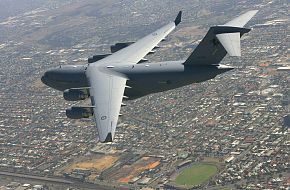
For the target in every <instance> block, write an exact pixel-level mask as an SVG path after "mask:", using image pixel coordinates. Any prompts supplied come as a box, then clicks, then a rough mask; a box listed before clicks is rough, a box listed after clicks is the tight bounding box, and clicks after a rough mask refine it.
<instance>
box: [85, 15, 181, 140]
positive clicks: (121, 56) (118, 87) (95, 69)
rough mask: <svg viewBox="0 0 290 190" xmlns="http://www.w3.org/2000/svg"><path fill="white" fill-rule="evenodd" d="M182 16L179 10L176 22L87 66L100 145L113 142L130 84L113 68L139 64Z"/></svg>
mask: <svg viewBox="0 0 290 190" xmlns="http://www.w3.org/2000/svg"><path fill="white" fill-rule="evenodd" d="M181 15H182V12H181V11H180V12H179V13H178V15H177V17H176V19H175V21H174V22H171V23H169V24H167V25H165V26H163V27H162V28H160V29H159V30H157V31H155V32H153V33H151V34H149V35H148V36H145V37H144V38H142V39H140V40H139V41H137V42H135V43H133V44H132V45H130V46H128V47H126V48H124V49H122V50H120V51H117V52H116V53H114V54H113V55H110V56H108V57H106V58H104V59H101V60H100V61H97V62H95V63H91V64H89V66H88V67H87V71H86V76H87V79H88V81H89V84H90V88H89V91H90V97H91V103H92V108H93V112H94V119H95V122H96V126H97V129H98V133H99V139H100V141H101V142H112V141H113V139H114V136H115V130H116V126H117V122H118V117H119V113H120V109H121V105H122V100H123V95H124V90H125V87H126V81H127V79H126V77H123V76H121V75H119V74H117V73H115V72H113V71H111V70H110V68H111V67H114V65H115V64H116V65H118V66H120V65H128V64H137V63H138V62H139V61H140V60H141V59H142V58H143V57H145V56H146V55H147V54H148V53H149V52H150V51H151V50H152V49H153V48H154V47H155V46H156V45H157V44H158V43H159V42H160V41H162V40H163V39H164V38H165V37H166V36H167V35H168V34H169V33H170V32H172V30H173V29H174V28H175V27H176V26H177V25H178V24H179V23H180V22H181Z"/></svg>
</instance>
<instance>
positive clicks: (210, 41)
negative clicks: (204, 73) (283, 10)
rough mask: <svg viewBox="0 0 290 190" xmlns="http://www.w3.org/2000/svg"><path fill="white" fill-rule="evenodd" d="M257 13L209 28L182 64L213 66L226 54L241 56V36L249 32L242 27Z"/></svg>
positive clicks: (252, 12) (247, 14)
mask: <svg viewBox="0 0 290 190" xmlns="http://www.w3.org/2000/svg"><path fill="white" fill-rule="evenodd" d="M257 12H258V11H257V10H254V11H249V12H246V13H245V14H243V15H241V16H239V17H237V18H235V19H234V20H232V21H230V22H228V23H226V24H224V25H219V26H213V27H211V28H210V29H209V31H208V32H207V34H206V36H205V37H204V38H203V40H202V41H201V42H200V43H199V45H198V46H197V47H196V48H195V50H194V51H193V52H192V54H191V55H190V56H189V58H188V59H187V60H186V61H185V62H184V63H183V64H184V65H214V64H218V63H219V62H220V61H221V60H222V59H223V58H224V57H225V56H226V54H227V53H228V54H229V55H230V56H241V36H242V35H244V34H245V33H248V32H249V31H250V29H247V28H243V27H244V25H245V24H247V22H248V21H249V20H250V19H251V18H252V17H253V16H254V15H255V14H256V13H257Z"/></svg>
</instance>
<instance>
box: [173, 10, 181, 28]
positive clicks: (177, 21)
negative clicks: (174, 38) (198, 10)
mask: <svg viewBox="0 0 290 190" xmlns="http://www.w3.org/2000/svg"><path fill="white" fill-rule="evenodd" d="M181 17H182V11H179V13H178V15H177V17H176V18H175V20H174V23H175V25H176V26H177V25H178V24H179V23H180V22H181Z"/></svg>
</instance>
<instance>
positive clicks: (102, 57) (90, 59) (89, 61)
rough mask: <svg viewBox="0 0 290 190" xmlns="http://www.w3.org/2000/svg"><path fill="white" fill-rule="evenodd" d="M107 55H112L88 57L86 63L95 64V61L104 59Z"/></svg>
mask: <svg viewBox="0 0 290 190" xmlns="http://www.w3.org/2000/svg"><path fill="white" fill-rule="evenodd" d="M109 55H112V54H102V55H94V56H93V57H89V58H88V63H94V62H97V61H99V60H101V59H104V58H106V57H108V56H109Z"/></svg>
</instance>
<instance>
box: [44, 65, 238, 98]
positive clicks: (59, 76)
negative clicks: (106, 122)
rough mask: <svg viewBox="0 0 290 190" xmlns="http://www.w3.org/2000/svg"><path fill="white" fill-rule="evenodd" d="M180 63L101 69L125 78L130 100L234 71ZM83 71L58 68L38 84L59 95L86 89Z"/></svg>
mask: <svg viewBox="0 0 290 190" xmlns="http://www.w3.org/2000/svg"><path fill="white" fill-rule="evenodd" d="M182 63H184V61H168V62H159V63H143V64H136V65H128V66H119V67H118V66H114V67H104V68H101V69H104V71H105V72H106V71H107V72H114V73H115V74H120V75H123V76H125V77H126V78H128V81H127V86H129V87H130V88H126V89H125V93H124V95H125V96H127V97H128V98H129V99H136V98H140V97H142V96H145V95H148V94H152V93H157V92H163V91H167V90H171V89H175V88H178V87H182V86H185V85H189V84H192V83H199V82H203V81H206V80H210V79H212V78H214V77H216V76H217V75H219V74H221V73H224V72H226V71H229V70H232V69H233V67H229V66H225V65H194V66H193V65H190V66H186V65H183V64H182ZM86 69H87V65H67V66H60V67H58V68H56V69H52V70H49V71H47V72H46V73H45V74H44V76H43V77H42V78H41V80H42V82H43V83H45V84H46V85H48V86H50V87H52V88H54V89H57V90H60V91H64V90H66V89H71V88H82V87H89V84H88V80H87V77H86Z"/></svg>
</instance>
